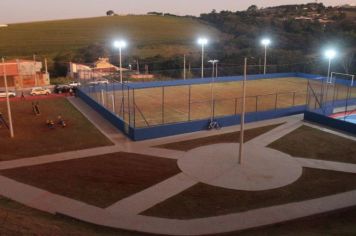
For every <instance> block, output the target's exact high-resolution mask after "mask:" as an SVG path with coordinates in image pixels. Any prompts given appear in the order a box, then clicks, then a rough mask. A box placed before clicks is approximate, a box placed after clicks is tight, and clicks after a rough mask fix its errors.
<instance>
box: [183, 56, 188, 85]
mask: <svg viewBox="0 0 356 236" xmlns="http://www.w3.org/2000/svg"><path fill="white" fill-rule="evenodd" d="M185 63H186V61H185V54H184V63H183V64H184V65H183V67H184V69H183V77H184V80H186V78H187V75H186V68H185V67H186V66H185Z"/></svg>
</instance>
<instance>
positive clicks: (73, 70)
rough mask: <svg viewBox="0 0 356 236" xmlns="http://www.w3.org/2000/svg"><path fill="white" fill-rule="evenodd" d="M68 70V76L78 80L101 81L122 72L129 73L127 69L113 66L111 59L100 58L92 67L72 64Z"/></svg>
mask: <svg viewBox="0 0 356 236" xmlns="http://www.w3.org/2000/svg"><path fill="white" fill-rule="evenodd" d="M68 69H69V70H68V75H69V76H70V77H72V78H73V79H77V80H85V79H93V78H95V79H99V78H103V77H108V76H111V75H113V74H115V73H117V72H119V71H120V70H122V71H128V69H126V68H119V67H117V66H114V65H113V64H111V63H110V62H109V58H99V59H98V60H97V61H96V62H94V64H93V65H92V66H89V65H84V64H78V63H72V62H70V63H69V68H68Z"/></svg>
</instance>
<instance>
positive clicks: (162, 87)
mask: <svg viewBox="0 0 356 236" xmlns="http://www.w3.org/2000/svg"><path fill="white" fill-rule="evenodd" d="M162 124H164V86H163V87H162Z"/></svg>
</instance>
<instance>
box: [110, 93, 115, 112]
mask: <svg viewBox="0 0 356 236" xmlns="http://www.w3.org/2000/svg"><path fill="white" fill-rule="evenodd" d="M111 101H112V112H113V113H114V114H115V96H114V95H111Z"/></svg>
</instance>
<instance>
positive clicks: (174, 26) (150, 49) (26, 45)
mask: <svg viewBox="0 0 356 236" xmlns="http://www.w3.org/2000/svg"><path fill="white" fill-rule="evenodd" d="M219 34H220V33H219V31H218V30H217V29H215V28H213V27H211V26H209V25H207V24H204V23H202V22H201V21H199V20H196V19H192V18H186V17H172V16H152V15H142V16H136V15H133V16H110V17H96V18H85V19H72V20H58V21H44V22H32V23H21V24H10V25H9V26H8V27H7V28H1V29H0V54H1V55H4V56H7V57H18V56H29V55H32V54H37V55H46V56H50V57H51V56H52V57H53V56H55V55H56V54H58V53H62V52H66V51H75V50H79V49H82V48H85V47H87V46H88V45H93V44H99V45H103V46H104V47H106V48H110V47H111V44H112V42H113V40H114V39H116V38H124V39H127V40H128V43H129V45H130V47H129V48H128V49H127V50H128V51H127V52H128V53H130V54H131V55H139V56H140V57H151V56H155V55H157V54H161V55H167V56H170V55H172V54H177V53H179V52H180V51H181V52H189V51H190V50H192V49H191V48H192V44H194V42H195V40H196V38H197V37H198V36H199V35H207V36H208V37H210V38H212V39H218V38H219ZM193 48H194V47H193Z"/></svg>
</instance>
